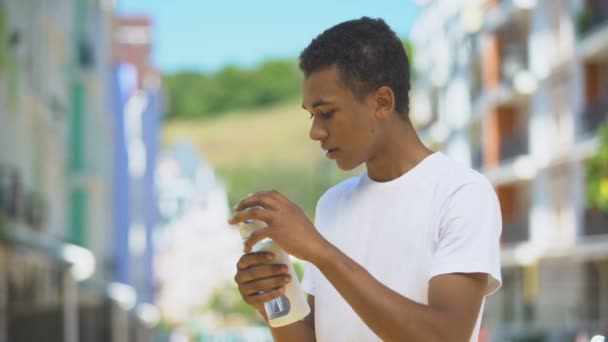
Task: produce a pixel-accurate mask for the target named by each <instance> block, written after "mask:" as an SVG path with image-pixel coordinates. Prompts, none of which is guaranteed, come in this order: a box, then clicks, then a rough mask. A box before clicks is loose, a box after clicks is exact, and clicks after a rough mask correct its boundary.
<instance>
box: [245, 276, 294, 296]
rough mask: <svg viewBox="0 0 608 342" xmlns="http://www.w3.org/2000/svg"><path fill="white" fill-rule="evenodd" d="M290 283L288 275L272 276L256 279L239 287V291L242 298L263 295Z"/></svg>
mask: <svg viewBox="0 0 608 342" xmlns="http://www.w3.org/2000/svg"><path fill="white" fill-rule="evenodd" d="M290 281H291V277H290V276H289V275H281V276H274V277H270V278H264V279H258V280H254V281H250V282H247V283H244V284H240V285H239V290H240V291H241V294H242V295H243V296H244V297H249V296H253V295H257V294H259V293H261V292H262V293H265V292H268V291H271V290H274V289H279V288H281V287H283V286H285V285H287V283H289V282H290Z"/></svg>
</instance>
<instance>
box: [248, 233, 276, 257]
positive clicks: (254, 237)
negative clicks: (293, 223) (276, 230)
mask: <svg viewBox="0 0 608 342" xmlns="http://www.w3.org/2000/svg"><path fill="white" fill-rule="evenodd" d="M267 237H271V236H270V228H260V229H258V230H256V231H255V232H253V233H251V235H249V238H248V239H247V241H246V242H245V246H244V247H243V252H245V253H249V251H251V249H252V248H253V246H254V245H255V244H256V243H258V242H259V241H262V240H264V239H265V238H267Z"/></svg>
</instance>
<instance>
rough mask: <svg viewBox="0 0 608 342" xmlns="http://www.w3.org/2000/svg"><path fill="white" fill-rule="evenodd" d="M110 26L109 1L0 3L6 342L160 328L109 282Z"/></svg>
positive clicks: (121, 337)
mask: <svg viewBox="0 0 608 342" xmlns="http://www.w3.org/2000/svg"><path fill="white" fill-rule="evenodd" d="M113 22H114V13H113V8H112V1H105V0H76V1H72V0H44V1H43V0H31V1H12V0H0V341H10V342H19V341H51V342H52V341H135V340H138V341H143V340H145V337H146V336H147V335H145V333H146V332H149V327H148V326H146V325H145V324H147V323H149V322H151V321H153V320H154V318H155V308H154V307H153V306H150V305H149V302H151V301H152V298H151V297H150V295H149V294H148V293H147V294H146V295H141V296H138V293H137V288H136V287H130V286H129V284H130V283H128V282H124V283H119V282H117V281H116V278H115V277H114V275H115V270H116V265H117V264H120V262H121V261H120V260H121V259H120V258H121V257H122V256H120V255H117V254H116V250H115V248H114V244H115V241H114V239H113V235H112V234H109V232H111V231H112V229H113V227H114V223H115V222H114V217H115V209H114V208H113V205H112V203H114V200H115V193H116V192H115V191H114V190H115V188H112V187H111V186H110V184H112V183H113V181H114V180H115V174H114V159H115V155H114V153H115V151H114V147H115V145H116V144H115V143H114V134H115V133H116V125H115V123H114V121H113V119H114V118H113V116H112V115H111V114H112V113H113V111H114V107H113V106H112V103H113V102H112V100H113V97H112V90H113V88H112V87H113V86H114V85H113V84H112V82H111V81H112V79H113V78H112V76H113V67H112V64H111V61H112V49H113V45H112V41H113V39H114V38H113V35H112V32H113ZM150 103H154V104H155V105H156V102H155V101H150ZM151 108H153V109H149V110H150V111H154V110H156V111H157V112H158V109H157V107H154V106H151ZM154 115H156V113H154ZM150 127H151V128H150V129H149V130H148V131H147V132H156V131H155V130H156V129H157V128H156V127H157V126H150ZM155 138H156V135H155V136H152V135H150V136H149V137H148V138H147V139H149V141H150V142H149V144H148V145H150V146H155V145H154V143H155V141H156V140H155ZM151 160H152V161H153V160H154V159H151ZM151 169H153V168H151ZM148 184H150V188H149V189H152V188H153V184H152V182H151V181H150V182H149V183H148ZM149 264H150V265H151V262H150V263H149ZM142 268H143V267H142ZM127 318H128V319H127ZM138 331H139V332H138Z"/></svg>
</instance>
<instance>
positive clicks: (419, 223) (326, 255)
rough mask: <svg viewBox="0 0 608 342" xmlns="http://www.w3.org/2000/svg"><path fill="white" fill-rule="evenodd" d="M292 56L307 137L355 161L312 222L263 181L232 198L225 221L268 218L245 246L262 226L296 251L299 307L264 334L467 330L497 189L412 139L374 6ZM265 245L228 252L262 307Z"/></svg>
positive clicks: (368, 335)
mask: <svg viewBox="0 0 608 342" xmlns="http://www.w3.org/2000/svg"><path fill="white" fill-rule="evenodd" d="M300 68H301V69H302V71H303V73H304V81H303V105H302V106H303V107H304V109H306V110H307V111H308V112H310V114H311V119H312V127H311V129H310V137H311V139H313V140H315V141H318V142H319V143H320V145H321V148H322V149H323V150H325V151H327V152H326V153H327V157H328V158H330V159H333V160H335V161H336V163H337V165H338V166H339V167H340V168H341V169H344V170H351V169H353V168H355V167H357V166H359V165H361V164H363V163H365V165H366V169H367V172H365V173H364V174H363V175H362V176H360V177H355V178H351V179H349V180H346V181H344V182H342V183H340V184H338V185H336V186H334V187H332V188H331V189H329V190H328V191H327V192H326V193H325V194H324V195H323V196H322V197H321V199H320V200H319V202H318V205H317V210H316V214H315V224H314V225H313V223H312V222H310V221H309V220H308V218H307V217H306V216H305V215H304V213H303V212H302V211H301V210H300V209H299V208H298V207H297V206H296V205H295V204H293V203H292V202H291V201H289V200H288V199H287V198H285V197H284V196H283V195H281V194H279V193H277V192H275V191H270V192H259V193H255V194H252V195H250V196H249V197H247V198H245V199H244V200H242V201H241V202H240V203H239V204H238V205H237V206H236V207H235V208H234V209H235V212H236V214H235V215H234V217H232V218H231V220H230V222H231V223H237V222H242V221H245V220H248V219H256V220H262V221H265V222H266V223H267V224H268V227H267V228H265V229H262V230H260V231H257V232H256V233H254V234H253V235H252V236H251V238H250V239H249V241H248V242H247V244H246V247H245V251H249V250H250V249H251V247H252V246H253V245H254V244H255V243H256V242H257V241H260V240H261V239H263V238H266V237H269V238H272V239H273V240H274V241H276V242H277V243H278V244H279V245H281V246H282V247H283V248H284V249H285V250H286V251H287V252H288V253H290V254H292V255H294V256H295V257H297V258H300V259H303V260H306V261H307V262H308V264H307V268H306V269H305V275H304V280H303V287H304V289H305V290H306V292H307V293H309V302H310V305H311V308H312V312H311V314H310V315H309V316H308V317H306V318H305V319H304V320H302V321H300V322H297V323H293V324H291V325H288V326H285V327H281V328H277V329H272V334H273V335H274V337H275V340H277V341H315V340H317V341H332V342H336V341H345V342H350V341H377V340H384V341H477V335H478V333H479V324H480V319H481V312H482V307H483V305H482V304H483V301H484V296H486V295H488V294H490V293H492V292H493V291H495V290H496V289H497V288H498V287H499V286H500V282H501V278H500V262H499V256H500V252H499V239H500V231H501V215H500V208H499V204H498V200H497V198H496V194H495V192H494V190H493V189H492V187H491V186H490V184H489V183H488V182H487V180H486V179H485V178H484V177H483V176H481V175H480V174H479V173H477V172H475V171H474V170H472V169H469V168H466V167H464V166H461V165H459V164H457V163H455V162H453V161H451V160H450V159H448V158H447V157H446V156H445V155H444V154H442V153H440V152H435V153H433V152H432V151H430V150H429V149H427V148H426V147H425V146H424V145H423V144H422V143H421V142H420V140H419V138H418V136H417V135H416V132H415V131H414V129H413V127H412V124H411V123H410V120H409V118H408V107H409V99H408V92H409V63H408V59H407V56H406V53H405V51H404V49H403V45H402V43H401V41H400V40H399V39H398V38H397V36H396V35H395V33H394V32H393V31H392V30H391V29H390V28H389V27H388V26H387V25H386V24H385V23H384V21H382V20H380V19H370V18H366V17H364V18H361V19H359V20H352V21H348V22H344V23H341V24H339V25H336V26H334V27H332V28H330V29H328V30H327V31H325V32H323V33H322V34H321V35H319V36H318V37H317V38H316V39H314V40H313V41H312V42H311V43H310V45H309V46H308V47H307V48H306V49H305V50H304V51H303V52H302V54H301V56H300ZM247 208H249V210H244V209H247ZM272 257H273V256H272V255H270V254H267V253H251V254H245V255H244V256H243V257H242V258H241V259H240V260H239V262H238V264H237V274H236V276H235V280H236V282H237V283H238V285H239V290H240V292H241V295H242V296H243V298H244V300H245V301H246V302H247V303H249V304H250V305H252V306H254V307H255V308H256V309H258V310H259V311H260V313H261V314H262V315H264V309H263V303H264V302H266V301H268V300H270V299H273V298H276V297H278V296H280V295H281V294H282V293H283V291H284V288H283V286H284V285H285V284H286V283H287V282H289V281H293V280H292V279H289V276H287V269H286V267H283V266H281V265H266V263H267V262H268V260H269V259H271V258H272Z"/></svg>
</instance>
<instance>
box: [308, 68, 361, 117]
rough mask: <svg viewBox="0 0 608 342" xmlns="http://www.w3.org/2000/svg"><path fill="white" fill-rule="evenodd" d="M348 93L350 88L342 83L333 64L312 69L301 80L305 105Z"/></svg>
mask: <svg viewBox="0 0 608 342" xmlns="http://www.w3.org/2000/svg"><path fill="white" fill-rule="evenodd" d="M349 93H350V90H349V89H347V88H346V87H344V85H343V84H342V81H341V80H340V74H339V72H338V68H337V67H336V66H335V65H332V66H329V67H326V68H323V69H319V70H317V71H314V72H313V73H312V74H310V76H308V77H307V78H305V79H304V81H303V82H302V97H303V102H304V105H305V106H307V107H308V106H310V104H311V103H314V102H316V101H319V100H329V99H330V98H335V97H339V96H344V95H348V94H349Z"/></svg>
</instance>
